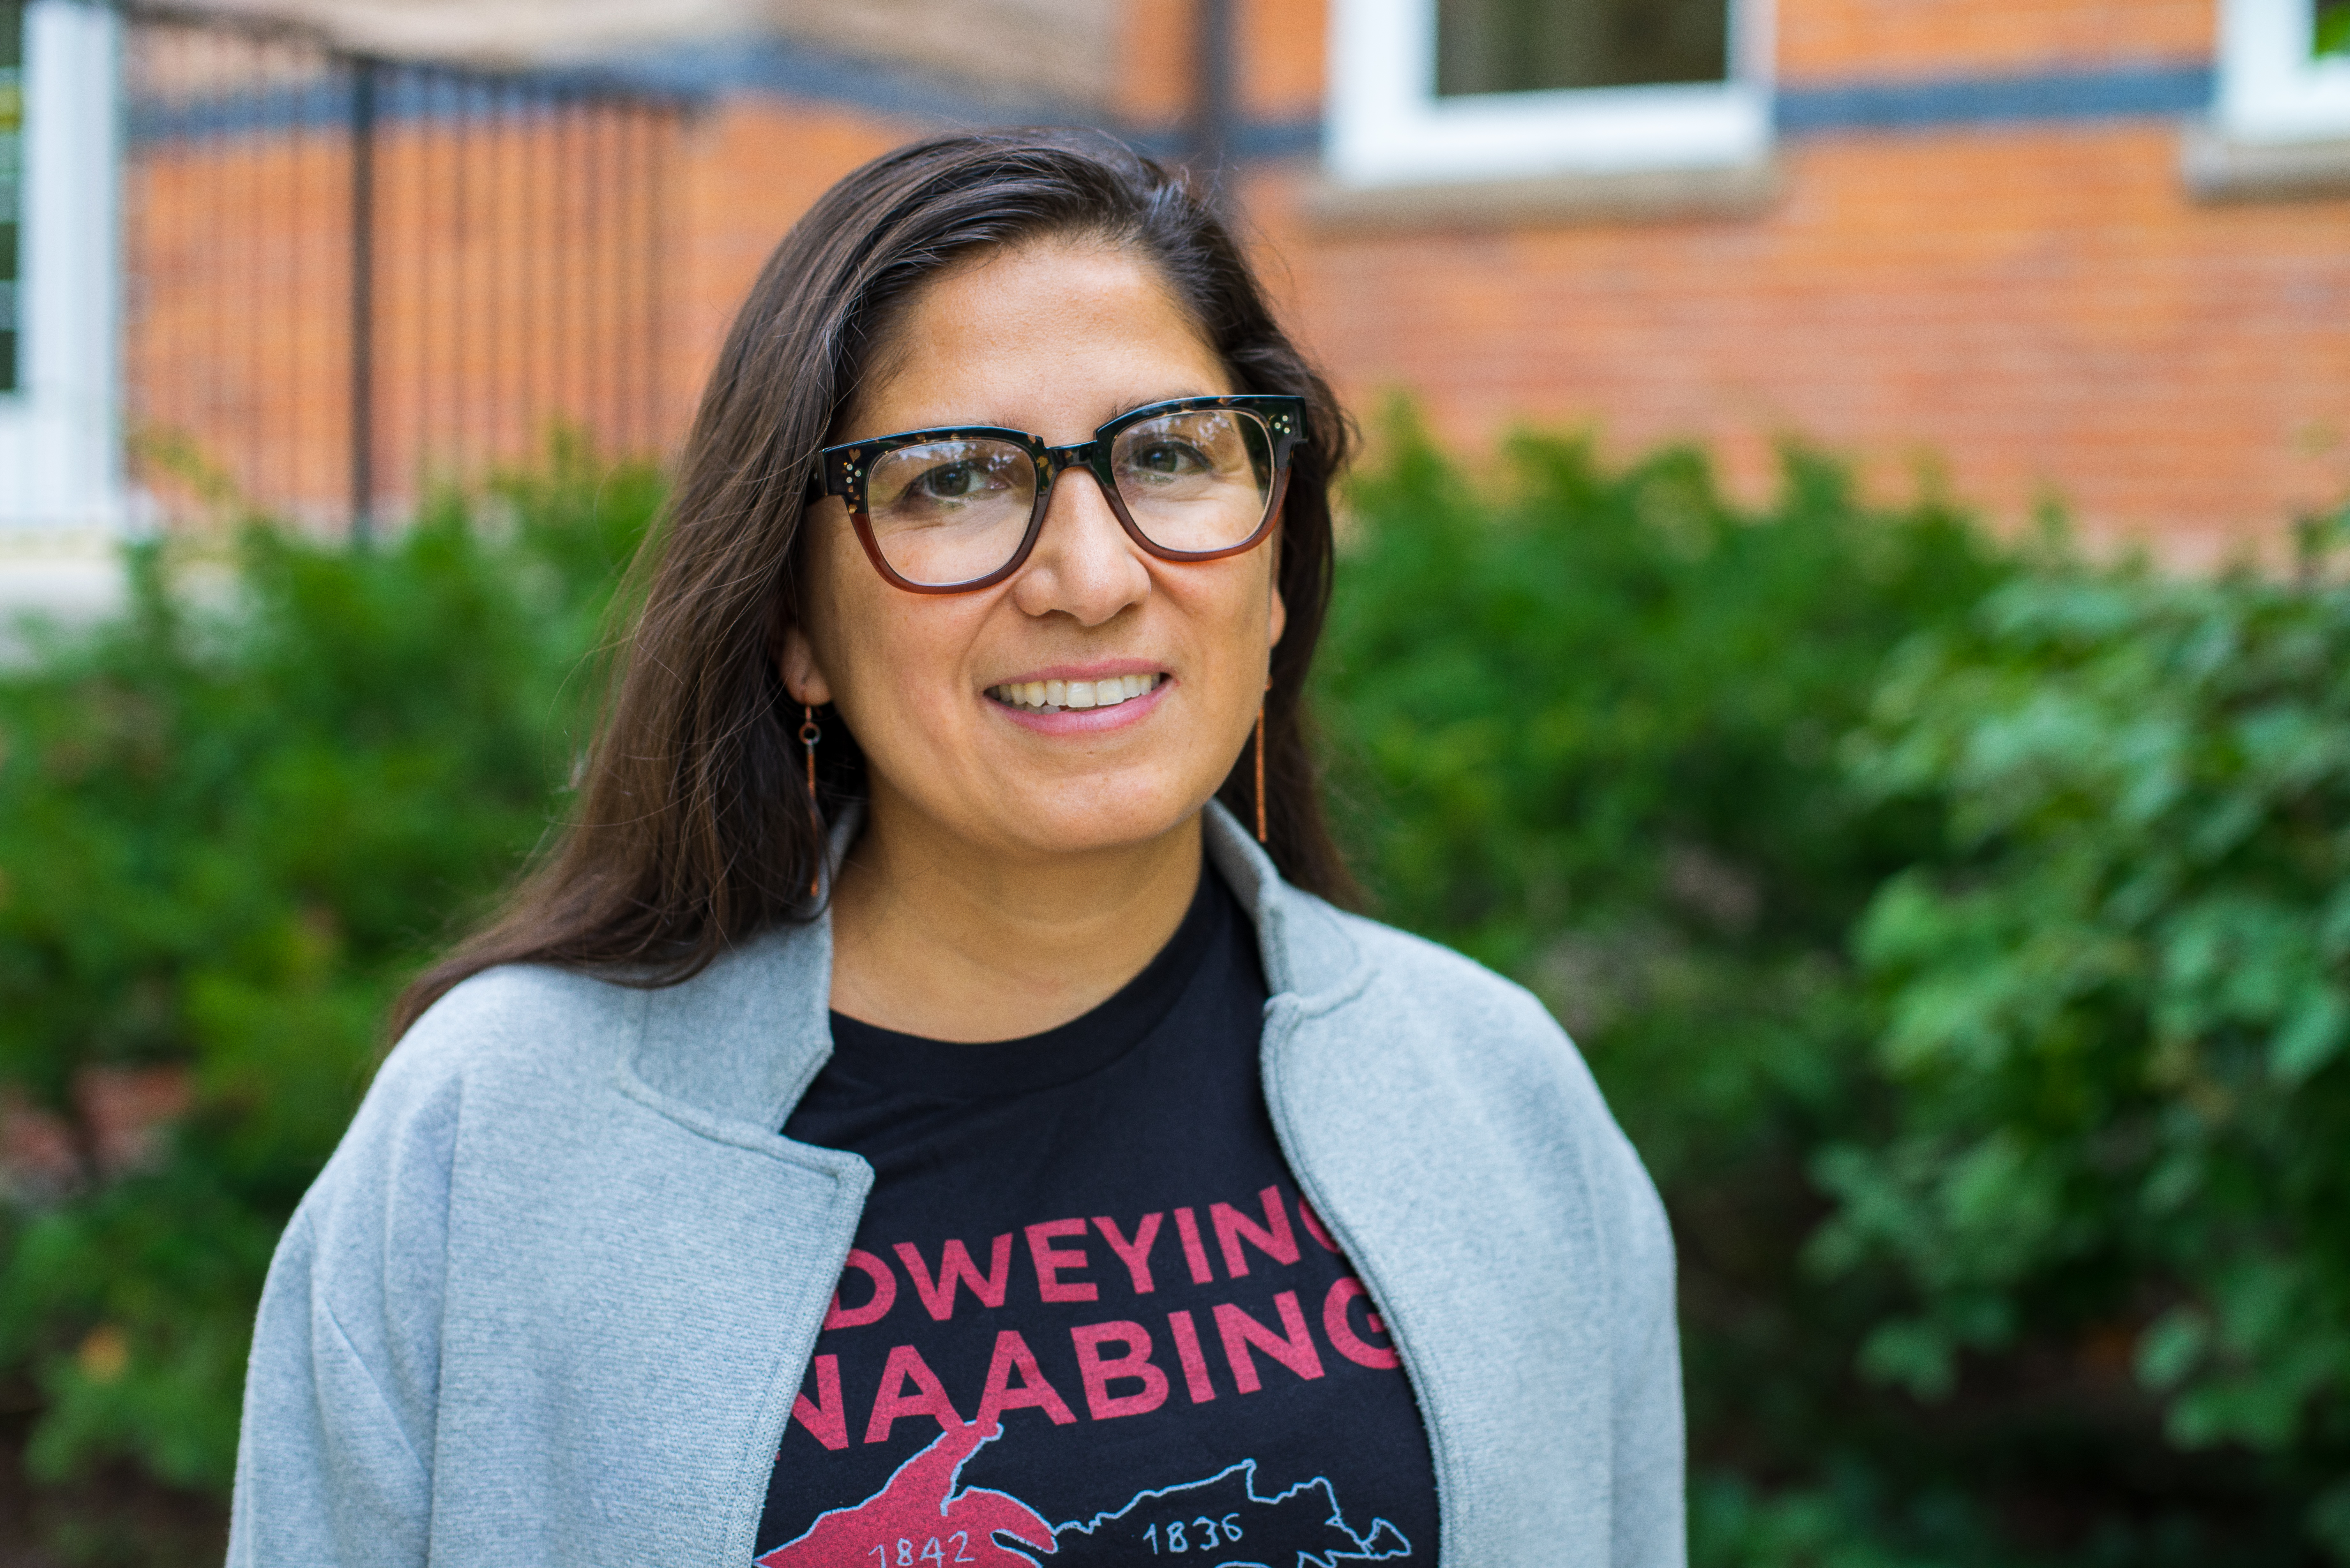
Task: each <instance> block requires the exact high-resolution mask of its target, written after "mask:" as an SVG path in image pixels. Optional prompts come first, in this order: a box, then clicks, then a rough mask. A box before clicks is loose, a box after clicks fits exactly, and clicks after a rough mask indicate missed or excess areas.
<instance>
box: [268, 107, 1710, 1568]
mask: <svg viewBox="0 0 2350 1568" xmlns="http://www.w3.org/2000/svg"><path fill="white" fill-rule="evenodd" d="M1347 442H1348V427H1347V422H1346V420H1345V418H1344V415H1343V413H1342V411H1341V410H1339V408H1338V407H1337V405H1336V402H1335V400H1333V399H1332V397H1331V395H1330V392H1329V389H1328V388H1327V386H1326V384H1325V383H1324V381H1323V380H1322V379H1321V378H1320V377H1319V376H1318V375H1316V374H1315V372H1314V371H1313V369H1311V368H1310V367H1309V366H1308V365H1307V364H1306V362H1305V359H1304V358H1302V357H1301V356H1300V355H1299V353H1298V352H1297V350H1296V349H1295V347H1294V346H1293V345H1292V344H1291V343H1290V342H1289V340H1288V339H1287V337H1285V336H1284V334H1283V333H1282V331H1281V328H1280V327H1279V326H1278V325H1277V323H1276V322H1275V321H1274V317H1273V316H1272V314H1271V312H1270V311H1269V309H1268V308H1267V306H1266V304H1265V301H1264V297H1263V292H1262V290H1261V288H1260V287H1259V286H1258V284H1257V282H1256V280H1255V278H1254V276H1253V274H1252V273H1251V271H1250V269H1249V267H1248V265H1247V263H1246V261H1245V259H1244V258H1243V255H1242V253H1241V252H1240V250H1239V248H1238V247H1237V246H1236V245H1235V244H1234V243H1233V241H1232V236H1231V235H1230V234H1229V233H1228V232H1227V231H1226V229H1225V228H1224V226H1223V225H1222V223H1221V222H1220V221H1219V220H1218V219H1217V217H1216V216H1215V214H1214V213H1213V211H1212V209H1211V207H1210V206H1209V205H1208V204H1207V203H1205V202H1202V201H1201V200H1200V199H1199V198H1198V197H1196V196H1195V195H1194V194H1193V193H1192V192H1191V191H1190V190H1189V189H1188V188H1187V187H1186V186H1185V185H1184V183H1183V182H1181V181H1180V179H1179V178H1178V177H1176V176H1174V175H1172V174H1170V172H1168V171H1165V170H1163V169H1161V168H1160V167H1159V166H1158V165H1157V164H1155V163H1152V162H1150V161H1148V160H1146V159H1143V158H1140V157H1139V156H1137V155H1136V154H1134V153H1133V152H1132V151H1129V150H1128V149H1127V148H1125V147H1124V146H1122V145H1120V144H1118V143H1117V142H1114V141H1111V140H1107V139H1106V138H1101V137H1097V136H1093V135H1088V134H1083V133H1076V132H1024V133H1017V134H1003V135H987V136H958V137H949V138H942V139H939V140H931V141H927V142H922V143H918V144H915V145H913V146H910V147H908V148H905V149H903V150H900V151H898V152H896V153H893V154H890V155H889V156H888V157H885V158H883V159H880V160H879V161H876V162H875V163H873V164H871V165H868V167H867V168H865V169H863V170H860V171H858V172H856V173H855V174H852V175H850V176H849V177H848V178H847V180H845V181H844V182H842V183H841V184H840V185H839V186H837V187H836V188H835V189H834V190H833V191H832V192H829V193H828V194H827V196H826V197H825V198H824V199H823V201H821V202H818V203H817V205H816V208H815V209H814V210H813V211H811V212H810V213H809V214H808V215H807V217H806V219H804V220H803V221H802V223H800V224H799V225H798V226H797V227H796V228H795V230H794V231H793V232H792V234H789V235H787V236H786V237H785V240H784V242H783V244H781V245H780V246H779V247H778V249H777V251H776V253H775V256H774V258H773V259H772V260H771V261H770V263H769V264H768V266H767V268H766V270H765V272H764V275H762V277H761V279H760V281H759V283H758V285H757V286H755V287H754V290H753V292H752V295H751V297H750V300H749V301H748V303H747V304H746V305H745V306H744V308H743V312H742V314H741V316H740V317H739V318H738V320H737V323H736V326H735V328H734V330H733V335H732V337H730V339H729V341H728V343H727V346H726V348H725V350H724V352H723V354H722V356H721V358H720V362H719V364H718V366H717V368H716V369H715V371H714V372H713V374H712V379H711V383H710V388H709V390H708V392H707V394H706V395H705V398H704V400H703V404H702V410H701V414H700V417H699V420H698V421H697V424H696V427H695V431H694V435H693V438H692V441H691V447H690V450H689V452H688V456H687V459H686V462H685V465H684V471H683V473H682V475H681V483H680V485H679V490H678V498H677V501H676V504H675V507H674V510H673V513H672V515H671V519H670V523H669V525H668V528H667V530H666V533H665V535H664V537H663V539H662V541H661V544H660V548H659V550H658V553H657V554H655V555H654V556H650V557H649V559H648V562H647V563H645V564H644V566H643V567H642V570H643V572H644V576H643V578H642V581H641V583H640V585H639V594H638V595H637V596H636V598H637V602H639V603H640V605H641V609H640V611H639V614H638V617H637V618H636V621H635V623H634V624H633V626H632V627H631V628H629V639H628V643H627V661H626V666H625V669H624V670H623V671H622V673H621V675H620V679H619V682H618V684H617V686H616V689H615V691H614V694H613V697H612V700H611V703H610V707H609V711H608V714H607V717H606V721H605V723H604V726H603V728H602V731H601V732H600V735H599V738H598V742H597V744H596V746H595V748H594V751H593V753H592V754H591V757H590V761H589V763H588V766H587V773H586V777H585V781H584V787H583V790H582V793H581V796H580V802H579V810H578V816H577V821H575V822H574V823H572V824H571V825H569V826H568V827H567V830H566V832H565V834H564V836H562V838H561V839H560V841H559V842H558V843H557V844H556V846H555V847H554V849H553V850H552V852H551V854H550V857H548V859H547V860H546V863H545V864H544V865H543V866H542V867H540V868H539V869H538V870H537V871H536V873H535V874H534V876H533V877H531V879H529V880H528V881H527V882H525V884H524V885H523V886H522V887H521V888H519V889H518V890H517V891H516V893H515V898H514V900H513V902H512V904H511V906H510V908H509V909H508V910H507V912H506V913H505V914H504V916H503V917H502V918H501V919H498V920H496V921H495V922H494V923H493V924H492V925H490V926H489V927H488V928H487V929H484V931H483V932H482V933H481V934H480V935H479V936H478V937H476V938H475V939H473V940H472V941H470V942H469V943H467V944H466V945H464V946H463V948H461V949H460V950H458V951H457V952H456V953H454V954H452V956H451V957H450V958H449V959H448V960H447V961H444V962H443V963H442V964H441V965H440V966H439V967H437V968H436V969H434V970H433V971H431V972H429V973H428V974H426V975H425V976H424V977H423V978H421V980H420V981H418V983H417V986H416V987H415V989H414V990H413V991H412V992H411V995H410V997H409V998H408V1000H407V1002H406V1003H405V1004H404V1006H403V1008H402V1010H401V1012H400V1018H399V1021H398V1022H399V1023H400V1025H401V1027H402V1028H403V1030H404V1035H403V1037H402V1038H401V1040H400V1044H399V1045H398V1046H397V1047H396V1048H395V1049H394V1051H393V1052H392V1054H391V1055H390V1058H389V1059H388V1060H387V1062H386V1064H385V1065H384V1068H383V1071H382V1073H381V1074H380V1076H379V1078H378V1081H377V1083H376V1085H374V1087H373V1089H372V1090H371V1091H370V1093H369V1096H368V1100H367V1103H366V1105H365V1106H363V1107H362V1109H361V1110H360V1112H359V1116H358V1117H357V1118H356V1120H355V1121H354V1123H353V1125H352V1127H351V1129H350V1130H349V1132H348V1134H347V1135H346V1137H345V1139H344V1143H343V1147H342V1148H341V1150H340V1151H339V1152H338V1155H337V1156H336V1158H335V1159H334V1161H333V1162H332V1163H331V1164H330V1165H329V1167H328V1170H327V1172H326V1174H325V1175H324V1176H322V1177H321V1178H320V1179H319V1182H318V1184H317V1187H316V1188H315V1189H313V1190H312V1192H311V1193H310V1194H309V1195H308V1197H307V1199H305V1200H304V1202H303V1204H302V1207H301V1209H300V1210H299V1212H298V1213H297V1214H296V1218H295V1220H294V1221H293V1223H292V1225H291V1226H289V1228H288V1229H287V1231H286V1237H285V1240H284V1241H283V1242H282V1243H281V1245H280V1248H279V1251H278V1256H277V1259H276V1264H275V1266H274V1267H273V1269H272V1272H271V1276H270V1283H269V1287H268V1291H267V1293H266V1295H265V1301H264V1303H263V1308H262V1312H261V1316H260V1321H259V1324H257V1326H256V1330H255V1345H254V1353H253V1360H252V1370H251V1375H250V1382H249V1386H248V1392H247V1401H246V1410H245V1426H244V1443H243V1448H242V1450H241V1455H240V1460H239V1467H238V1481H237V1494H236V1513H235V1522H234V1535H233V1541H232V1553H231V1554H232V1558H233V1559H234V1560H235V1561H239V1562H247V1563H280V1562H284V1563H293V1562H296V1561H302V1562H305V1563H313V1562H320V1561H325V1562H343V1561H360V1560H364V1561H368V1562H395V1563H407V1562H413V1563H422V1562H432V1561H444V1562H450V1563H467V1564H474V1563H525V1562H527V1563H546V1562H550V1561H552V1562H605V1561H610V1562H664V1563H666V1562H690V1563H724V1564H728V1565H729V1568H736V1565H739V1564H742V1563H746V1562H751V1561H754V1560H755V1561H756V1562H757V1563H761V1564H776V1565H780V1564H806V1563H823V1564H847V1563H868V1562H879V1563H899V1564H911V1563H939V1564H941V1565H943V1564H945V1563H1034V1562H1035V1561H1036V1560H1037V1559H1038V1558H1039V1557H1041V1556H1044V1555H1046V1554H1050V1555H1052V1556H1053V1557H1054V1558H1055V1561H1069V1560H1075V1561H1077V1562H1081V1563H1083V1562H1097V1561H1099V1562H1117V1563H1128V1562H1133V1561H1136V1560H1138V1559H1139V1558H1141V1557H1144V1556H1149V1555H1156V1554H1159V1553H1160V1552H1172V1553H1177V1554H1182V1555H1187V1556H1189V1555H1191V1554H1193V1553H1200V1554H1201V1561H1202V1562H1203V1563H1291V1562H1295V1561H1301V1560H1305V1559H1309V1558H1310V1559H1314V1560H1324V1561H1326V1560H1330V1559H1332V1558H1334V1557H1348V1558H1364V1559H1369V1558H1378V1559H1380V1560H1384V1561H1393V1562H1411V1563H1428V1562H1432V1561H1434V1560H1435V1559H1436V1558H1437V1557H1438V1555H1439V1554H1440V1553H1441V1555H1443V1556H1444V1557H1446V1558H1448V1559H1450V1560H1451V1561H1452V1562H1455V1563H1529V1564H1531V1563H1602V1562H1607V1563H1677V1562H1679V1560H1680V1557H1681V1525H1680V1519H1681V1504H1680V1440H1681V1438H1680V1432H1681V1428H1680V1407H1679V1363H1678V1353H1677V1348H1676V1339H1675V1334H1674V1325H1673V1310H1672V1261H1671V1247H1670V1241H1669V1237H1668V1235H1667V1233H1666V1231H1665V1226H1664V1219H1663V1214H1662V1211H1661V1210H1660V1208H1659V1205H1658V1203H1657V1200H1656V1197H1655V1193H1654V1191H1653V1189H1651V1188H1650V1186H1649V1184H1648V1179H1647V1177H1646V1176H1645V1174H1644V1173H1643V1172H1642V1171H1641V1169H1640V1168H1639V1165H1638V1161H1637V1159H1636V1158H1634V1156H1633V1154H1632V1152H1631V1150H1630V1148H1629V1147H1628V1145H1627V1144H1626V1142H1625V1141H1624V1139H1623V1137H1622V1136H1621V1135H1620V1134H1619V1133H1618V1132H1617V1129H1616V1127H1615V1126H1614V1124H1613V1123H1612V1122H1611V1121H1610V1120H1609V1118H1608V1116H1607V1110H1606V1107H1605V1106H1603V1105H1602V1104H1601V1103H1600V1101H1599V1098H1598V1096H1597V1093H1596V1089H1595V1088H1594V1087H1593V1085H1592V1084H1591V1081H1590V1078H1589V1076H1588V1075H1587V1074H1586V1072H1585V1071H1584V1069H1583V1066H1582V1064H1581V1062H1580V1060H1579V1059H1578V1058H1577V1057H1576V1055H1575V1051H1574V1048H1573V1046H1572V1045H1570V1044H1568V1043H1567V1041H1566V1040H1565V1036H1564V1035H1562V1034H1561V1033H1559V1031H1558V1029H1557V1027H1556V1025H1555V1024H1554V1023H1552V1022H1551V1021H1550V1019H1549V1018H1548V1016H1547V1015H1546V1014H1544V1012H1543V1011H1542V1010H1541V1008H1540V1007H1539V1006H1538V1005H1537V1004H1535V1003H1534V1002H1533V1000H1532V999H1531V998H1529V997H1528V996H1526V995H1525V994H1524V993H1523V992H1520V991H1518V990H1517V989H1516V988H1515V987H1513V986H1510V985H1508V984H1507V983H1505V982H1503V981H1500V980H1499V979H1497V978H1495V977H1494V976H1492V975H1491V974H1489V973H1486V972H1485V971H1482V970H1479V969H1477V968H1476V967H1475V966H1473V965H1471V964H1470V963H1468V962H1467V961H1464V960H1461V959H1460V958H1457V957H1455V956H1453V955H1451V954H1449V953H1445V952H1443V951H1441V950H1437V949H1433V948H1430V947H1428V946H1427V945H1425V944H1423V943H1419V942H1417V941H1414V940H1410V939H1408V938H1405V937H1403V936H1401V935H1399V933H1396V932H1393V931H1390V930H1388V929H1385V928H1383V927H1380V926H1378V925H1376V924H1373V923H1371V922H1369V921H1367V920H1364V919H1359V918H1357V917H1355V916H1352V915H1348V914H1346V913H1344V912H1342V910H1341V909H1340V908H1339V907H1338V906H1339V905H1340V904H1343V903H1344V902H1345V901H1346V900H1347V894H1348V892H1349V890H1350V886H1351V885H1350V883H1349V882H1348V880H1347V875H1346V872H1345V869H1344V867H1343V866H1342V865H1341V864H1340V862H1339V860H1338V857H1337V856H1336V853H1335V852H1334V851H1333V850H1332V848H1331V846H1330V843H1329V840H1328V837H1327V836H1326V833H1325V831H1324V829H1323V826H1322V818H1321V815H1320V809H1319V805H1318V804H1317V800H1316V795H1315V778H1314V772H1313V768H1312V764H1311V761H1310V759H1309V756H1308V754H1307V751H1306V747H1305V740H1304V722H1303V715H1302V691H1303V688H1304V685H1305V678H1306V673H1307V670H1308V668H1309V666H1310V664H1311V661H1312V659H1313V653H1314V646H1315V639H1316V637H1317V636H1318V633H1319V630H1320V627H1321V623H1322V619H1323V615H1324V611H1325V609H1326V605H1327V602H1328V597H1329V593H1330V586H1331V541H1330V512H1329V497H1328V487H1329V484H1330V483H1331V480H1332V478H1333V476H1334V474H1335V473H1336V471H1337V470H1338V468H1339V467H1340V465H1341V464H1342V462H1343V460H1344V458H1345V457H1346V455H1347Z"/></svg>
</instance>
